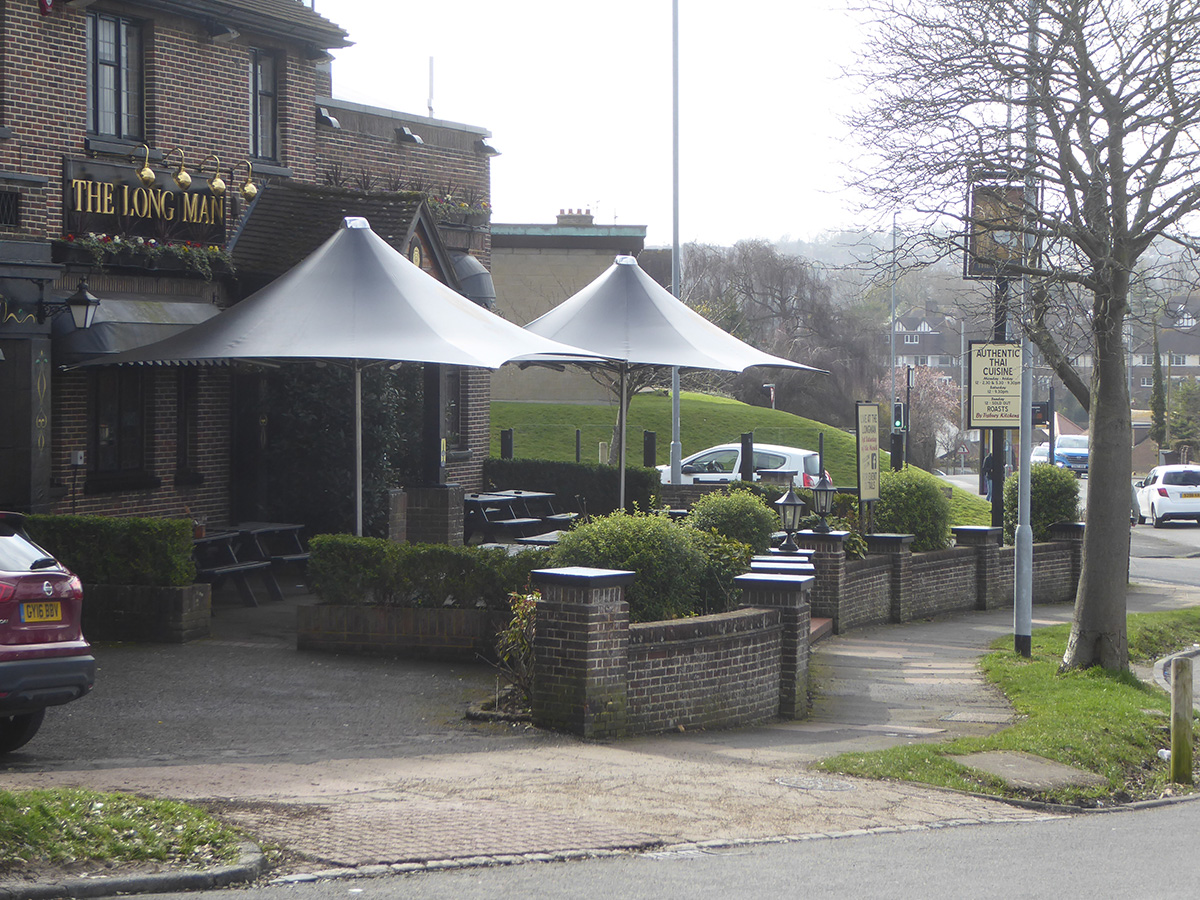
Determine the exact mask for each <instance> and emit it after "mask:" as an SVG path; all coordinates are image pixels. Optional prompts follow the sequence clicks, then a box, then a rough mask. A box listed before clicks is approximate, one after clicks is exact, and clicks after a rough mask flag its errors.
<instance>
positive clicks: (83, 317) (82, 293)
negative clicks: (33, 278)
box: [37, 278, 100, 328]
mask: <svg viewBox="0 0 1200 900" xmlns="http://www.w3.org/2000/svg"><path fill="white" fill-rule="evenodd" d="M44 287H45V286H44V285H43V289H44ZM99 305H100V298H99V297H97V296H95V295H94V294H93V293H92V292H91V291H89V290H88V286H87V279H86V278H81V279H79V287H78V289H76V291H75V293H73V294H72V295H71V296H70V297H68V298H67V299H66V300H64V301H61V302H47V301H46V300H45V299H44V297H43V298H40V299H39V300H38V304H37V320H38V324H39V325H41V324H42V323H43V322H45V321H46V320H47V319H48V318H51V317H52V316H57V315H61V314H62V313H65V312H67V311H68V310H70V312H71V318H72V319H73V320H74V322H75V327H76V328H88V327H90V326H91V324H92V321H93V320H94V319H95V318H96V307H98V306H99Z"/></svg>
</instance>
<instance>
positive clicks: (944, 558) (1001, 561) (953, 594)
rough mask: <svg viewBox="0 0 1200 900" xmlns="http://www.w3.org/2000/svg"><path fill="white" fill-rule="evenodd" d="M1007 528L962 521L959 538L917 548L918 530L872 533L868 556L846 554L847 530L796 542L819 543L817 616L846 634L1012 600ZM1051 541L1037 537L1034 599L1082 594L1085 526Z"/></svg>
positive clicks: (1055, 531) (1056, 529)
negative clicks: (951, 543) (1003, 542)
mask: <svg viewBox="0 0 1200 900" xmlns="http://www.w3.org/2000/svg"><path fill="white" fill-rule="evenodd" d="M1000 534H1001V532H1000V529H999V528H987V527H964V528H955V529H954V535H955V539H956V543H957V546H956V547H953V548H950V549H947V550H937V551H933V552H930V553H913V552H912V550H911V544H912V540H913V538H912V535H899V534H874V535H869V536H868V537H867V546H868V553H869V555H868V557H867V558H866V559H863V560H846V559H845V553H844V550H843V542H844V540H845V535H844V533H839V532H834V533H832V534H814V533H812V532H800V533H799V534H797V535H796V542H797V543H798V544H799V545H800V546H802V547H806V548H808V549H811V550H812V551H813V556H812V560H813V564H814V566H815V567H816V583H815V585H814V587H813V593H812V597H813V600H812V613H813V615H814V616H820V617H823V618H829V619H832V620H833V629H834V631H835V632H836V633H838V634H841V633H843V632H845V631H848V630H850V629H852V628H862V627H864V626H867V625H882V624H885V623H888V622H908V621H912V620H913V619H923V618H929V617H931V616H938V615H945V614H946V613H952V612H961V611H964V610H970V609H1000V608H1003V607H1011V606H1012V604H1013V578H1014V575H1013V564H1014V560H1015V553H1016V551H1015V550H1014V548H1012V547H1001V546H1000ZM1051 537H1052V538H1054V539H1053V540H1051V541H1047V542H1045V543H1041V544H1034V545H1033V602H1034V603H1066V602H1070V601H1072V600H1074V599H1075V590H1076V588H1077V586H1078V584H1079V573H1080V569H1081V567H1082V559H1083V526H1082V525H1081V524H1077V523H1073V522H1067V523H1061V524H1059V525H1055V526H1053V527H1052V529H1051Z"/></svg>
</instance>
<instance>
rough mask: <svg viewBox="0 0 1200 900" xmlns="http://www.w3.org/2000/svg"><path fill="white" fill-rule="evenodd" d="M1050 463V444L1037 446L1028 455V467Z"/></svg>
mask: <svg viewBox="0 0 1200 900" xmlns="http://www.w3.org/2000/svg"><path fill="white" fill-rule="evenodd" d="M1048 462H1050V444H1049V443H1045V444H1038V445H1037V446H1036V447H1034V448H1033V450H1032V451H1031V452H1030V454H1029V463H1030V465H1037V464H1038V463H1048Z"/></svg>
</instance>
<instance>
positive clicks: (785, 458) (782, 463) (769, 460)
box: [658, 444, 821, 487]
mask: <svg viewBox="0 0 1200 900" xmlns="http://www.w3.org/2000/svg"><path fill="white" fill-rule="evenodd" d="M741 462H742V445H741V444H721V445H720V446H717V447H709V448H708V449H707V450H701V451H700V452H699V453H693V454H692V455H691V456H689V457H687V458H686V459H684V460H683V461H682V466H681V476H682V477H681V478H680V481H681V482H682V483H683V484H705V483H711V482H720V481H736V480H738V479H739V478H740V477H741V475H740V472H741ZM773 469H774V470H779V469H782V470H784V471H788V470H790V471H792V472H795V473H796V474H795V476H793V478H792V483H793V484H795V485H796V486H797V487H812V486H813V485H814V484H816V483H817V479H818V478H820V477H821V460H820V457H819V455H818V454H817V453H816V452H815V451H813V450H801V449H800V448H799V447H781V446H779V445H778V444H755V445H754V480H755V481H758V480H759V476H760V474H761V473H762V472H764V471H768V472H769V471H771V470H773ZM658 473H659V476H660V477H661V479H662V483H663V484H670V483H671V467H670V466H659V467H658Z"/></svg>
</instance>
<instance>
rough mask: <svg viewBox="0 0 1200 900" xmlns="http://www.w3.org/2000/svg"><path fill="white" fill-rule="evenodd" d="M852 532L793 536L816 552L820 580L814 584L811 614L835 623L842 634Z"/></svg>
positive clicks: (814, 556)
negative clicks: (849, 540)
mask: <svg viewBox="0 0 1200 900" xmlns="http://www.w3.org/2000/svg"><path fill="white" fill-rule="evenodd" d="M849 533H850V532H848V531H831V532H829V533H828V534H820V533H818V532H816V531H797V532H796V533H795V534H794V535H792V537H793V539H794V540H795V541H796V545H797V546H798V547H800V548H801V549H803V550H812V551H813V554H812V564H813V568H815V569H816V570H817V580H816V582H815V583H814V584H813V589H812V595H811V600H810V602H811V604H812V611H811V614H812V615H814V616H818V617H820V618H823V619H830V620H832V623H833V632H834V634H841V633H842V629H841V621H840V620H841V617H842V608H841V607H842V602H843V600H844V599H845V596H844V595H845V587H846V535H848V534H849Z"/></svg>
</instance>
